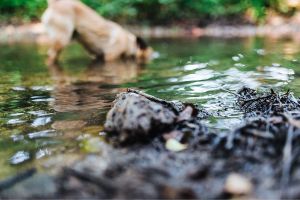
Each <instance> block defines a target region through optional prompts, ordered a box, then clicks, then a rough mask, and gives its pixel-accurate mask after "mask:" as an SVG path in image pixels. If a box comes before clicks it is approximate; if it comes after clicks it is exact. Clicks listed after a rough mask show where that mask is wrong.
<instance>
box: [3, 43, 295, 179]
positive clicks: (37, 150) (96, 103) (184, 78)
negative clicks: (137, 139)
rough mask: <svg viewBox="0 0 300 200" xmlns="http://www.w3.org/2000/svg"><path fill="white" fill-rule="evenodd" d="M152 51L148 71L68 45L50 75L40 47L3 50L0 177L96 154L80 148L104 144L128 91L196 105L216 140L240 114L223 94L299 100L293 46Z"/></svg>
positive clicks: (159, 46) (169, 46) (187, 46)
mask: <svg viewBox="0 0 300 200" xmlns="http://www.w3.org/2000/svg"><path fill="white" fill-rule="evenodd" d="M151 44H152V46H153V47H154V49H155V50H157V51H158V53H157V55H159V57H157V58H156V59H155V60H154V61H153V62H152V63H150V64H149V65H147V66H139V65H137V64H136V63H134V62H130V61H127V62H122V61H120V62H112V63H106V64H103V63H101V62H91V61H90V60H89V58H88V57H87V56H86V53H85V52H84V51H83V50H82V48H80V47H79V46H78V45H74V44H73V45H71V46H70V47H69V48H68V49H67V50H66V51H65V52H64V53H63V55H62V63H61V65H58V66H53V67H51V68H47V67H46V66H45V65H44V64H43V62H44V59H45V54H46V49H45V48H43V47H35V46H19V45H15V46H5V47H2V48H5V49H6V50H7V51H0V59H1V61H2V62H1V63H0V76H1V79H0V94H1V95H0V109H1V112H0V113H1V114H0V131H1V137H0V152H1V153H0V155H1V158H2V160H0V167H1V169H2V170H0V177H4V176H7V175H9V174H12V173H15V171H17V170H18V169H19V168H22V167H28V166H31V165H35V163H36V161H37V160H40V159H45V158H51V157H52V156H54V155H56V154H65V155H67V154H68V153H77V154H78V153H85V151H83V150H82V148H84V149H95V148H91V147H85V145H86V144H89V142H85V140H87V139H89V138H99V137H101V136H99V132H101V131H102V130H103V126H102V125H103V122H104V120H105V115H106V112H107V111H108V109H109V108H110V105H111V102H112V100H113V99H114V97H115V95H116V94H117V93H118V92H120V91H122V90H123V89H124V88H126V87H137V88H140V89H143V90H144V91H145V92H148V93H150V94H152V95H155V96H158V97H161V98H165V99H173V100H174V99H177V100H182V101H187V102H192V103H196V104H199V105H201V106H202V107H204V108H205V109H207V110H208V111H209V112H211V113H212V114H213V115H214V117H212V118H209V119H208V120H206V121H205V123H207V125H208V126H209V127H211V128H212V129H216V131H219V132H220V131H226V130H228V129H231V128H234V127H237V126H239V125H240V124H241V116H242V113H240V112H239V111H238V110H236V108H235V106H234V102H235V97H234V95H232V94H231V93H230V92H228V91H232V92H235V91H236V90H238V89H239V88H241V87H242V86H247V87H251V88H261V89H268V88H270V87H273V88H274V89H278V90H282V89H287V88H291V89H292V90H293V91H294V92H295V93H296V95H300V89H298V88H299V87H298V86H299V83H300V82H299V81H300V79H299V78H298V74H299V62H298V60H299V58H300V54H299V48H300V45H295V44H293V42H291V41H287V40H272V41H270V40H267V39H262V38H247V39H228V40H225V39H222V40H220V39H212V38H203V39H201V40H153V41H151ZM0 48H1V47H0ZM15 57H18V59H15ZM92 141H94V140H92ZM92 143H93V142H92Z"/></svg>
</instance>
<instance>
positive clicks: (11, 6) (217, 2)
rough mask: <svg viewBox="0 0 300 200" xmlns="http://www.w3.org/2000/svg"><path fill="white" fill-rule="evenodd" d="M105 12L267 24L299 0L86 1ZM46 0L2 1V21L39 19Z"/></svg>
mask: <svg viewBox="0 0 300 200" xmlns="http://www.w3.org/2000/svg"><path fill="white" fill-rule="evenodd" d="M83 2H85V3H86V4H87V5H89V6H90V7H92V8H94V9H95V10H96V11H97V12H98V13H100V14H101V15H103V16H105V17H107V18H109V19H113V20H115V21H118V22H120V23H126V24H141V25H169V24H174V23H175V24H187V23H197V24H198V25H199V26H202V25H206V24H207V23H211V22H213V21H218V22H220V21H221V22H231V23H239V22H243V23H245V22H249V23H255V24H257V23H258V24H260V23H265V22H266V21H267V20H268V17H269V16H274V13H275V15H279V16H283V17H291V16H293V15H295V14H296V13H297V11H298V6H299V0H243V1H240V0H83ZM46 6H47V1H46V0H30V1H29V0H1V1H0V13H1V14H0V23H1V24H2V25H3V24H5V23H6V24H20V23H24V22H32V21H37V20H39V18H40V16H41V14H42V12H43V11H44V9H45V8H46Z"/></svg>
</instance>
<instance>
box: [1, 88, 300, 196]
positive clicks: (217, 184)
mask: <svg viewBox="0 0 300 200" xmlns="http://www.w3.org/2000/svg"><path fill="white" fill-rule="evenodd" d="M233 95H235V96H236V103H235V106H236V109H239V110H241V111H243V112H244V125H241V127H236V128H235V129H234V130H232V131H230V132H213V131H210V130H209V129H207V128H206V127H205V124H203V123H202V119H204V118H206V117H209V116H210V114H209V113H207V112H206V111H205V110H203V109H201V108H197V107H195V106H193V105H190V104H185V103H181V102H177V101H165V100H162V99H158V98H156V97H153V96H150V95H148V94H145V93H142V92H140V91H136V90H128V91H127V92H125V93H121V94H119V95H118V97H117V98H116V100H115V102H114V104H113V106H112V109H111V110H110V112H109V113H108V115H107V121H106V124H105V133H102V135H103V134H105V138H106V141H100V140H99V141H98V143H97V145H98V146H99V147H100V149H101V151H100V152H101V153H98V154H91V155H87V156H85V157H84V158H82V159H80V160H77V161H76V162H74V163H73V164H70V165H64V166H63V167H62V169H60V170H59V172H58V173H56V174H55V175H47V174H43V173H41V172H38V173H36V172H35V170H29V171H27V172H23V173H20V174H19V175H17V176H15V177H11V178H10V179H7V180H4V181H1V182H0V196H1V197H2V198H18V197H19V198H20V197H26V198H33V197H34V198H46V197H47V198H112V199H118V198H126V199H129V198H148V199H150V198H171V199H175V198H186V199H188V198H193V199H195V198H199V199H201V198H204V199H208V198H214V199H216V198H217V199H219V198H232V197H247V198H260V199H265V198H270V199H279V198H296V199H297V198H299V197H300V193H299V188H300V184H299V181H300V174H299V169H300V160H299V154H300V149H299V143H300V137H299V136H300V134H299V133H300V104H299V103H300V101H299V99H298V98H295V97H294V96H293V95H292V93H290V92H289V91H288V92H284V93H277V92H275V91H273V90H271V91H267V92H257V91H255V90H252V89H250V88H242V89H240V90H239V91H237V92H236V93H234V94H233ZM45 185H48V186H49V187H45ZM32 187H34V188H35V189H34V190H32V189H30V188H32Z"/></svg>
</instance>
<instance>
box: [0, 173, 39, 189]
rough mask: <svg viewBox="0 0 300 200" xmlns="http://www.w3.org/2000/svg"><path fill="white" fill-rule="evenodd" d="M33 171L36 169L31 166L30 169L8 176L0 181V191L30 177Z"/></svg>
mask: <svg viewBox="0 0 300 200" xmlns="http://www.w3.org/2000/svg"><path fill="white" fill-rule="evenodd" d="M35 173H36V169H35V168H31V169H28V170H26V171H24V172H21V173H19V174H17V175H15V176H12V177H9V178H8V179H6V180H3V181H0V191H2V190H5V189H8V188H10V187H12V186H14V185H15V184H17V183H19V182H21V181H23V180H25V179H27V178H29V177H31V176H32V175H33V174H35Z"/></svg>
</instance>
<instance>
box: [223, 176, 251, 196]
mask: <svg viewBox="0 0 300 200" xmlns="http://www.w3.org/2000/svg"><path fill="white" fill-rule="evenodd" d="M252 189H253V186H252V183H251V182H250V180H249V179H248V178H246V177H244V176H242V175H240V174H236V173H232V174H229V176H228V177H227V179H226V182H225V186H224V191H225V192H227V193H229V194H232V195H248V194H250V193H251V192H252Z"/></svg>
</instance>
